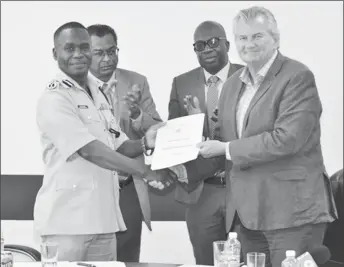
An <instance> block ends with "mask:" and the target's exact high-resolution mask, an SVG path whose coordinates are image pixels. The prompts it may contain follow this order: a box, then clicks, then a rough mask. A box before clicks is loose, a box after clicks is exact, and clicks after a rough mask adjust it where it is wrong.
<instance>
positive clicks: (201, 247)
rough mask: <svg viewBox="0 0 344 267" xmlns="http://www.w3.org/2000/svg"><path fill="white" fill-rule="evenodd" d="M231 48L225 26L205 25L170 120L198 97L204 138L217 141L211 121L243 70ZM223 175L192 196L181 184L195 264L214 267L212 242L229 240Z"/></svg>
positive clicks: (178, 82)
mask: <svg viewBox="0 0 344 267" xmlns="http://www.w3.org/2000/svg"><path fill="white" fill-rule="evenodd" d="M229 47H230V45H229V42H228V41H227V38H226V32H225V30H224V28H223V27H222V25H220V24H219V23H217V22H213V21H205V22H202V23H201V24H200V25H199V26H198V27H197V29H196V31H195V33H194V51H195V53H196V55H197V58H198V61H199V64H200V67H198V68H196V69H193V70H191V71H189V72H186V73H184V74H182V75H179V76H177V77H175V78H174V79H173V85H172V91H171V96H170V101H169V116H168V118H169V119H174V118H178V117H182V116H186V115H188V113H187V110H186V109H185V108H184V98H185V97H186V96H188V95H194V96H197V97H198V99H199V102H200V108H201V111H202V112H204V113H205V114H206V119H205V127H204V137H205V138H208V137H209V138H214V129H215V123H214V121H213V120H211V119H210V118H211V116H212V114H213V111H214V109H216V107H217V102H218V98H219V95H220V93H221V89H222V86H223V84H224V83H225V81H226V80H227V78H228V77H229V76H231V75H232V74H233V73H235V72H236V71H237V70H239V69H240V68H241V67H242V66H241V65H238V64H233V63H230V62H229V60H228V51H229ZM223 161H224V160H223ZM190 164H191V165H190ZM199 165H201V164H199ZM179 167H182V168H184V169H182V170H181V172H183V171H184V172H185V173H186V171H187V172H189V169H190V170H191V172H192V173H193V174H196V175H197V172H198V169H197V165H194V163H193V162H192V163H187V164H185V166H184V167H183V166H179ZM185 167H186V168H185ZM198 167H199V166H198ZM220 173H221V172H220V171H218V175H215V173H211V174H209V176H208V177H207V178H208V179H205V180H204V183H203V181H202V182H201V183H199V184H198V185H197V187H196V188H193V190H190V191H189V192H187V191H185V190H184V189H183V187H182V186H180V184H177V187H176V200H177V201H180V202H183V203H186V204H187V206H186V223H187V227H188V231H189V236H190V240H191V243H192V246H193V250H194V255H195V258H196V264H204V265H213V249H212V243H213V241H216V240H226V229H225V192H226V190H225V181H224V179H223V177H222V176H221V174H220Z"/></svg>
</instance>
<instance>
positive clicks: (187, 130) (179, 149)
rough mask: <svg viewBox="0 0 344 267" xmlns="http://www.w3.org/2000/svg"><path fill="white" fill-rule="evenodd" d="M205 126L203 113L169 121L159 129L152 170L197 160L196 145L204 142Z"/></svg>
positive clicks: (197, 150) (197, 149)
mask: <svg viewBox="0 0 344 267" xmlns="http://www.w3.org/2000/svg"><path fill="white" fill-rule="evenodd" d="M203 124H204V114H203V113H201V114H196V115H189V116H185V117H180V118H176V119H173V120H169V121H167V122H166V125H165V126H163V127H161V128H160V129H158V132H157V136H156V141H155V149H154V153H153V156H152V166H151V169H152V170H159V169H164V168H169V167H172V166H175V165H178V164H182V163H185V162H188V161H191V160H194V159H196V158H197V156H198V152H199V148H197V147H196V145H197V144H198V143H200V142H202V135H203Z"/></svg>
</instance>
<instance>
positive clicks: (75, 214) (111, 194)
mask: <svg viewBox="0 0 344 267" xmlns="http://www.w3.org/2000/svg"><path fill="white" fill-rule="evenodd" d="M89 88H90V90H91V94H92V98H93V99H92V98H91V97H90V96H89V95H88V93H87V92H86V91H85V90H84V89H83V88H81V87H80V86H79V85H78V84H77V83H76V82H75V81H74V80H73V79H71V78H70V77H68V76H67V75H66V74H64V73H63V72H62V71H61V73H59V74H58V75H57V77H56V79H55V80H53V81H52V82H51V83H50V84H49V85H48V87H47V88H46V90H45V92H44V93H43V95H42V96H41V97H40V99H39V101H38V105H37V124H38V128H39V130H40V137H41V143H42V146H43V161H44V164H45V170H44V178H43V184H42V187H41V188H40V190H39V192H38V194H37V197H36V202H35V206H34V229H35V234H39V235H79V234H101V233H113V232H117V231H124V230H126V226H125V223H124V220H123V217H122V213H121V210H120V207H119V183H118V176H117V173H116V172H113V171H110V170H106V169H103V168H101V167H98V166H97V165H95V164H93V163H91V162H89V161H87V160H85V159H84V158H82V157H81V156H79V155H78V153H77V151H78V150H79V149H80V148H82V147H83V146H85V145H86V144H88V143H90V142H92V141H93V140H99V141H101V142H103V143H104V144H106V145H107V146H109V147H110V148H111V149H114V150H116V149H117V148H118V147H119V146H121V145H122V144H123V142H124V141H126V140H127V139H128V137H127V136H126V135H125V133H123V132H122V131H121V130H120V127H119V126H118V125H117V123H116V120H115V119H114V118H113V115H112V113H111V111H110V109H109V106H108V104H107V101H106V99H105V97H104V95H103V94H102V92H100V91H99V90H98V88H97V87H94V86H92V85H91V84H89ZM110 128H112V129H114V130H116V131H118V132H120V136H119V137H118V138H115V135H114V134H111V133H110V132H109V129H110Z"/></svg>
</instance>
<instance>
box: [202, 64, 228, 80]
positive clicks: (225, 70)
mask: <svg viewBox="0 0 344 267" xmlns="http://www.w3.org/2000/svg"><path fill="white" fill-rule="evenodd" d="M229 68H230V62H229V60H228V63H227V64H226V66H224V67H223V68H222V69H221V70H220V71H219V72H218V73H216V74H215V75H212V74H210V73H209V72H207V71H206V70H205V69H204V68H203V71H204V78H205V81H206V82H207V81H208V79H209V78H210V77H211V76H217V77H218V78H219V79H220V80H221V81H222V82H225V81H226V80H227V78H228V72H229Z"/></svg>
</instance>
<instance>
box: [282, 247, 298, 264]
mask: <svg viewBox="0 0 344 267" xmlns="http://www.w3.org/2000/svg"><path fill="white" fill-rule="evenodd" d="M285 255H286V258H285V259H284V260H283V261H282V265H281V267H298V266H299V265H298V262H297V259H296V258H295V250H287V251H286V253H285Z"/></svg>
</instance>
